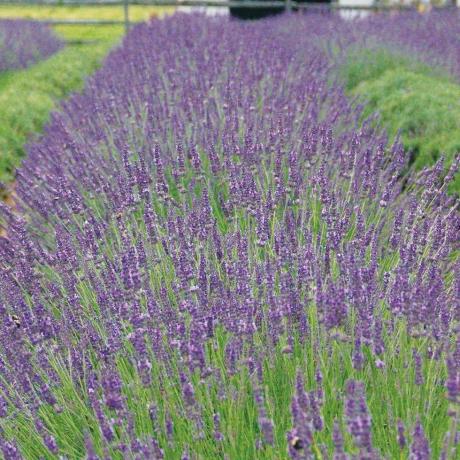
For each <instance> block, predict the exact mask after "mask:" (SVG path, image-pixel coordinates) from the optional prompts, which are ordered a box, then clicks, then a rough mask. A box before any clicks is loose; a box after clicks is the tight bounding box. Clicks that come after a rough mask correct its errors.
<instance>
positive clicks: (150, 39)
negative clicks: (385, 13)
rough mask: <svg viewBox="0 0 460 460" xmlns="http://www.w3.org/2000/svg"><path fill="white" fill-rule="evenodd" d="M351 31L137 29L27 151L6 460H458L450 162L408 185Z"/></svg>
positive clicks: (10, 312) (190, 25)
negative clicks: (350, 78)
mask: <svg viewBox="0 0 460 460" xmlns="http://www.w3.org/2000/svg"><path fill="white" fill-rule="evenodd" d="M340 27H341V23H339V22H337V20H336V19H335V18H333V17H329V18H325V17H322V20H321V21H318V20H317V18H316V17H315V15H311V16H308V17H282V18H276V19H272V20H270V21H267V22H261V23H258V24H250V25H249V24H241V23H237V22H233V21H229V20H228V19H225V18H209V17H208V18H205V17H203V16H185V15H175V16H174V17H171V18H168V19H165V20H164V21H154V22H152V23H151V24H143V25H139V26H136V27H135V28H134V29H133V30H132V32H131V33H130V34H129V35H128V36H127V37H126V38H125V40H124V42H123V44H122V46H121V47H120V48H118V49H117V50H115V51H113V52H112V53H111V54H110V56H109V57H108V59H107V61H106V63H105V65H104V67H103V68H102V69H101V70H100V71H98V72H97V74H96V75H95V76H94V77H93V78H92V79H91V80H90V81H89V83H88V86H87V88H86V90H85V92H84V93H82V94H80V95H76V96H74V97H73V98H72V99H71V100H69V101H68V102H66V103H65V104H64V106H63V111H62V112H61V113H56V114H54V116H53V120H52V122H51V123H50V125H49V126H48V128H47V132H46V134H45V136H44V138H43V140H42V141H41V142H39V143H35V144H33V145H31V146H29V155H28V158H27V159H26V160H25V161H24V164H23V166H22V168H21V169H20V170H19V171H18V181H17V195H18V209H17V212H15V213H13V212H11V210H9V209H8V208H6V207H5V206H3V207H2V219H3V227H4V230H5V232H6V236H5V237H2V238H0V251H1V258H0V261H1V272H0V276H1V283H0V295H1V297H0V298H1V303H0V315H1V316H2V321H3V324H4V327H2V328H1V330H0V358H1V360H0V366H1V373H0V377H1V380H0V395H1V399H0V415H1V418H0V427H1V436H0V447H1V449H2V452H3V456H4V457H5V458H7V459H10V458H11V459H13V458H30V459H33V458H59V456H60V457H65V458H88V459H97V458H120V459H121V458H133V459H144V458H147V459H157V458H158V459H160V458H165V459H186V458H193V459H213V458H216V459H218V458H229V459H255V458H257V459H286V458H293V459H304V458H336V459H347V458H362V459H373V458H417V459H428V458H431V456H434V457H438V456H441V455H442V456H443V458H457V457H458V454H459V448H458V439H459V438H458V417H459V412H458V411H459V407H458V403H459V394H460V387H459V385H460V377H459V376H460V362H459V356H460V335H459V329H458V320H459V311H460V310H459V306H460V305H459V300H460V276H459V274H460V273H459V271H460V264H459V262H458V260H457V259H456V252H455V251H457V250H458V229H459V224H460V219H459V215H458V213H457V207H458V201H456V199H455V198H454V197H450V196H447V195H446V193H445V192H446V187H447V185H448V183H449V181H450V180H452V177H453V174H454V173H455V171H456V170H457V169H458V165H459V161H460V160H458V159H457V160H456V161H455V162H454V164H453V165H452V167H451V169H450V171H449V173H448V174H447V176H444V175H443V166H442V164H441V162H440V163H438V164H437V165H436V166H435V167H434V168H432V169H425V170H424V171H422V172H421V173H419V174H417V175H414V174H412V175H409V176H408V175H407V174H406V172H405V171H406V158H405V153H404V150H403V149H402V148H401V145H400V144H399V143H398V142H396V143H395V144H394V145H393V146H392V147H390V148H386V147H385V145H386V143H387V140H386V138H385V135H384V134H383V133H381V132H379V131H376V130H375V129H374V128H373V127H372V126H373V124H372V123H371V120H368V121H367V122H365V123H364V124H363V125H360V124H359V119H360V113H359V112H358V111H357V110H356V109H355V108H353V107H352V106H351V105H350V103H349V101H348V100H347V99H346V97H345V96H344V94H343V90H342V88H341V87H339V86H332V87H331V86H330V85H329V84H328V81H329V80H330V76H331V67H332V64H331V61H330V59H329V56H328V54H327V53H325V52H324V46H323V44H322V43H323V40H325V39H328V38H330V37H331V35H333V34H334V31H338V30H340ZM254 43H257V44H258V47H257V49H256V48H255V47H254V46H252V45H253V44H254ZM403 186H404V188H405V193H404V194H401V193H400V192H401V189H402V187H403Z"/></svg>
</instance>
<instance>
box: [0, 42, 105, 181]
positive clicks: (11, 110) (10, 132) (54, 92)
mask: <svg viewBox="0 0 460 460" xmlns="http://www.w3.org/2000/svg"><path fill="white" fill-rule="evenodd" d="M111 43H112V42H110V41H106V42H101V43H97V44H90V45H78V46H75V45H74V46H68V47H66V48H65V49H64V50H63V51H61V52H59V53H57V54H55V55H54V56H52V57H51V58H50V59H47V60H46V61H42V62H40V63H38V64H37V65H35V66H33V67H31V68H29V69H26V70H23V71H18V72H11V73H8V74H5V75H2V76H0V119H1V120H2V123H1V124H0V152H1V155H0V181H2V182H10V181H11V180H12V179H13V177H14V170H15V168H16V167H17V166H18V164H19V162H20V159H21V158H22V157H23V156H24V144H25V143H26V142H27V141H28V140H30V139H31V136H32V135H33V134H35V133H38V132H39V131H40V130H41V129H42V128H43V126H44V124H45V123H46V121H47V120H48V118H49V114H50V112H51V110H53V109H54V108H55V107H56V106H57V103H58V101H59V100H61V99H63V98H64V97H66V96H67V95H68V94H69V93H70V92H71V91H75V90H78V89H81V87H82V86H83V82H84V79H85V77H86V76H87V75H88V74H90V73H92V72H93V71H94V70H95V69H96V68H97V67H98V65H99V64H100V62H101V60H102V59H103V57H104V56H105V54H106V53H107V51H108V49H109V47H110V45H111Z"/></svg>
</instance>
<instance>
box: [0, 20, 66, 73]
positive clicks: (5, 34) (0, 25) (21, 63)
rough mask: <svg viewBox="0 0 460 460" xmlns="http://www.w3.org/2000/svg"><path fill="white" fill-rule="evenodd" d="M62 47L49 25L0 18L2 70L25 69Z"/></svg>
mask: <svg viewBox="0 0 460 460" xmlns="http://www.w3.org/2000/svg"><path fill="white" fill-rule="evenodd" d="M61 47H62V43H61V41H60V40H59V39H58V38H57V37H56V36H55V35H54V33H53V32H52V31H51V30H50V28H49V27H48V26H45V25H43V24H40V23H38V22H33V21H25V20H19V19H14V20H12V19H0V72H4V71H6V70H14V69H23V68H25V67H28V66H29V65H31V64H33V63H35V62H37V61H39V60H40V59H44V58H46V57H48V56H50V55H52V54H54V53H55V52H56V51H58V50H59V49H60V48H61Z"/></svg>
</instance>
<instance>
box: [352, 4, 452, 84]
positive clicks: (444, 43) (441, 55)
mask: <svg viewBox="0 0 460 460" xmlns="http://www.w3.org/2000/svg"><path fill="white" fill-rule="evenodd" d="M358 22H359V23H360V26H358V27H356V28H355V29H354V31H353V33H354V34H355V39H356V40H357V43H358V44H360V45H361V46H362V44H363V43H367V45H368V46H377V47H382V46H383V47H386V48H389V49H390V50H393V52H395V53H396V54H400V53H403V54H407V55H409V56H411V57H412V58H415V59H417V60H419V61H421V62H424V63H426V64H428V65H431V66H433V67H440V68H443V69H445V70H447V71H449V72H450V73H451V74H452V75H453V76H455V78H456V79H457V80H458V79H460V11H458V9H456V8H453V9H450V8H446V9H442V10H433V11H432V12H430V13H427V14H422V15H421V14H419V13H416V12H404V13H391V14H376V15H372V16H368V17H366V18H365V19H364V20H362V21H358Z"/></svg>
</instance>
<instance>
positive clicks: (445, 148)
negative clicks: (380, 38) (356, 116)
mask: <svg viewBox="0 0 460 460" xmlns="http://www.w3.org/2000/svg"><path fill="white" fill-rule="evenodd" d="M354 94H356V95H358V96H359V97H361V98H363V99H365V100H366V102H367V105H366V108H365V111H364V115H365V116H366V115H370V114H372V113H373V112H379V114H380V117H381V118H380V119H381V123H382V124H383V126H385V128H386V129H387V130H388V133H389V135H390V138H393V137H394V136H395V135H396V134H397V132H398V131H399V132H400V133H401V139H402V141H403V143H404V145H405V147H406V148H407V149H408V150H409V151H410V152H411V156H412V160H413V163H414V166H415V167H416V168H417V169H421V168H422V167H423V166H425V165H432V164H433V163H434V162H435V161H436V160H437V159H439V157H440V156H441V155H445V156H446V159H447V164H448V165H449V164H450V163H451V161H452V158H453V157H454V155H455V154H457V153H459V152H460V86H459V85H456V84H454V83H448V82H446V81H444V80H439V79H437V78H433V77H429V76H426V75H421V74H417V73H414V72H411V71H407V70H401V69H398V70H389V71H387V72H385V73H384V74H383V75H382V76H381V77H380V78H378V79H376V80H371V81H367V82H363V83H361V84H359V85H358V86H357V87H356V89H355V90H354ZM452 190H453V191H460V177H459V176H458V175H457V178H456V180H455V182H454V183H453V184H452Z"/></svg>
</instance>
